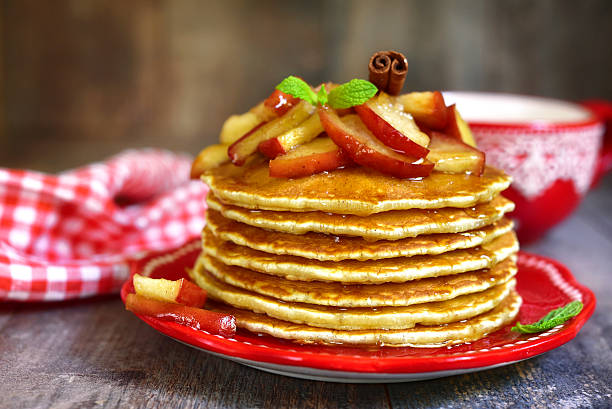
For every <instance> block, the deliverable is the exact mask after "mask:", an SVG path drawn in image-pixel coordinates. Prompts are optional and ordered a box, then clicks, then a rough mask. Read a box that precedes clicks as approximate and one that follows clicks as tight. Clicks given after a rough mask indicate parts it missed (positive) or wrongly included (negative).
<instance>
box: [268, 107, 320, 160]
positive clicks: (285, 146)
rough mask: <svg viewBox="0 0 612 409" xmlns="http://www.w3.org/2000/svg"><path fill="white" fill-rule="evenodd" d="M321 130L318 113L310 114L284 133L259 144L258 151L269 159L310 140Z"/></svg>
mask: <svg viewBox="0 0 612 409" xmlns="http://www.w3.org/2000/svg"><path fill="white" fill-rule="evenodd" d="M322 132H323V125H321V120H320V119H319V115H316V114H315V115H311V116H310V117H309V118H308V119H307V120H305V121H304V122H302V123H301V124H299V125H298V126H296V127H295V128H293V129H291V130H290V131H288V132H285V133H284V134H282V135H280V136H277V137H274V138H270V139H268V140H266V141H263V142H262V143H260V144H259V151H260V152H261V153H263V154H264V155H266V156H267V157H268V158H270V159H274V158H276V157H277V156H278V155H283V154H285V153H287V152H289V151H290V150H291V149H293V148H295V147H296V146H298V145H302V144H304V143H307V142H310V141H312V140H313V139H314V138H316V137H317V136H319V135H320V134H321V133H322Z"/></svg>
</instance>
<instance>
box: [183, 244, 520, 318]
mask: <svg viewBox="0 0 612 409" xmlns="http://www.w3.org/2000/svg"><path fill="white" fill-rule="evenodd" d="M204 271H206V272H208V273H209V274H211V275H212V276H214V277H215V278H216V279H218V280H220V281H223V282H225V283H226V284H229V285H232V286H234V287H239V288H242V289H245V290H248V291H252V292H255V293H258V294H261V295H265V296H269V297H272V298H276V299H278V300H282V301H286V302H294V303H307V304H317V305H329V306H334V307H384V306H386V307H389V306H395V307H398V306H406V305H413V304H421V303H426V302H434V301H445V300H450V299H452V298H455V297H458V296H460V295H465V294H471V293H476V292H480V291H484V290H486V289H488V288H491V287H494V286H496V285H499V284H503V283H505V282H507V281H509V280H510V279H511V278H512V277H514V275H515V274H516V272H517V268H516V264H515V260H514V257H509V258H507V259H506V260H504V261H502V262H500V263H499V264H496V265H495V266H493V267H491V269H483V270H478V271H474V272H468V273H461V274H454V275H450V276H443V277H435V278H424V279H422V280H414V281H409V282H406V283H385V284H369V285H368V284H366V285H363V284H358V285H343V284H341V283H325V282H320V281H311V282H304V281H289V280H284V279H282V278H278V277H273V276H269V275H267V274H262V273H257V272H255V271H253V270H247V269H244V268H241V267H236V266H226V265H225V264H223V263H221V262H219V261H217V260H215V259H214V258H212V257H210V256H207V255H201V256H200V258H199V259H198V261H197V263H196V266H195V267H194V272H193V274H195V275H200V274H203V273H204Z"/></svg>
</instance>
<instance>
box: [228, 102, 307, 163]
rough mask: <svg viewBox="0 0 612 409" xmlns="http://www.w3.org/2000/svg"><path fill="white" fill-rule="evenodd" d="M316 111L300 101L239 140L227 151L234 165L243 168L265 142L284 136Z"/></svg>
mask: <svg viewBox="0 0 612 409" xmlns="http://www.w3.org/2000/svg"><path fill="white" fill-rule="evenodd" d="M314 110H315V107H314V106H312V105H311V104H309V103H308V102H306V101H300V102H299V103H298V104H297V105H296V106H294V107H293V108H291V109H290V110H289V111H287V113H286V114H284V115H283V116H281V117H279V118H276V119H274V120H272V121H270V122H267V123H265V124H263V125H262V126H261V127H259V128H258V129H256V130H254V131H253V132H249V133H248V134H247V135H245V136H243V137H242V138H240V139H238V140H237V141H236V142H234V143H233V144H232V145H230V147H229V149H228V150H227V154H228V156H229V157H230V159H231V161H232V163H234V164H235V165H238V166H241V165H243V164H244V161H245V160H246V159H247V158H248V157H249V156H251V155H252V154H253V153H255V152H256V151H257V147H258V146H259V144H260V143H262V142H263V141H266V140H268V139H270V138H274V137H276V136H279V135H282V134H283V133H285V132H287V131H289V130H291V129H293V128H295V127H296V126H297V125H299V124H300V123H302V122H304V120H306V118H308V117H309V116H310V115H311V114H312V113H313V112H314Z"/></svg>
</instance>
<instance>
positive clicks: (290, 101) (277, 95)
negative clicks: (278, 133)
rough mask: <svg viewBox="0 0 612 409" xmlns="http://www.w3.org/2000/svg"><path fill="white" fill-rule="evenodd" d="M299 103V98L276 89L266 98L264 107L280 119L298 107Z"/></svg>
mask: <svg viewBox="0 0 612 409" xmlns="http://www.w3.org/2000/svg"><path fill="white" fill-rule="evenodd" d="M299 102H300V99H299V98H296V97H294V96H293V95H289V94H285V93H284V92H282V91H279V90H277V89H275V90H274V91H273V92H272V93H271V94H270V96H269V97H268V98H266V100H265V101H264V102H263V105H264V107H266V108H267V109H268V110H270V111H272V112H274V114H275V116H277V117H279V116H283V115H285V114H286V113H287V111H289V109H291V108H292V107H293V106H295V105H297V104H298V103H299Z"/></svg>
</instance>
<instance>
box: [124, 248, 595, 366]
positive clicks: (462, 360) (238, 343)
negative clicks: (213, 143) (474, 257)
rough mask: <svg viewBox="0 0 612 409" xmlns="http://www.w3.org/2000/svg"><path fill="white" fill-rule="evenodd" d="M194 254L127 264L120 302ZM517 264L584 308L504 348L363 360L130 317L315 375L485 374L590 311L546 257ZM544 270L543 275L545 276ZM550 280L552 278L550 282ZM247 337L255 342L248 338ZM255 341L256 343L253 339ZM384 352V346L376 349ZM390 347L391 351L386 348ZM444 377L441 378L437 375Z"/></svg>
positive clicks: (206, 345) (552, 344) (545, 344)
mask: <svg viewBox="0 0 612 409" xmlns="http://www.w3.org/2000/svg"><path fill="white" fill-rule="evenodd" d="M198 249H199V241H197V240H196V241H193V242H191V243H188V244H186V245H184V246H182V247H179V248H177V249H174V250H170V251H165V252H159V253H156V254H155V255H151V256H149V257H146V258H145V259H142V260H139V261H136V262H134V263H133V264H132V265H131V271H130V278H129V279H128V280H127V281H126V282H125V283H124V284H123V286H122V288H121V299H122V300H123V302H124V303H125V297H126V296H127V294H128V291H130V289H131V287H132V286H131V278H132V276H133V275H134V274H135V273H137V272H139V273H145V275H146V274H150V272H151V271H153V270H154V269H156V268H159V267H160V266H162V265H165V264H168V263H171V262H174V261H177V260H179V259H180V258H182V257H184V256H187V255H189V254H191V253H192V252H194V251H197V250H198ZM517 264H518V265H519V269H520V265H521V264H530V265H529V267H531V268H534V269H536V270H538V271H541V272H542V273H543V274H548V277H549V278H550V279H551V281H554V284H555V285H556V286H557V287H559V289H560V290H562V291H563V292H565V293H566V295H567V296H568V297H569V298H573V299H582V302H583V304H584V307H583V309H582V311H581V312H580V314H578V315H577V316H576V317H574V318H572V319H571V320H569V321H567V322H566V323H564V324H561V325H558V326H556V327H554V328H552V329H550V330H548V331H546V332H543V333H540V334H533V336H530V337H529V338H526V339H520V340H515V341H513V342H510V343H508V344H504V345H501V346H495V347H491V348H483V349H480V350H470V351H467V352H457V353H455V354H448V355H444V356H437V357H436V356H435V355H434V354H432V355H429V356H419V357H414V356H405V357H367V356H355V355H349V354H341V355H338V354H333V353H329V352H313V351H299V345H295V346H291V348H279V347H274V346H268V345H262V344H256V343H253V342H248V341H244V340H236V339H233V338H224V337H222V336H220V335H215V334H210V333H208V332H205V331H197V330H194V329H191V328H188V327H185V326H182V325H180V324H176V323H173V322H166V321H161V320H159V319H156V318H153V317H146V316H141V315H138V314H136V316H137V317H139V318H140V319H141V320H142V321H144V322H145V323H146V324H148V325H149V326H151V327H153V328H154V329H155V330H157V331H159V332H161V333H163V334H164V335H167V336H169V337H170V338H173V339H175V340H178V341H180V342H182V343H185V344H187V345H190V346H193V347H195V348H198V349H202V350H205V351H208V352H213V353H215V354H218V355H223V356H226V357H227V358H228V359H231V358H239V359H241V360H249V361H253V362H255V363H267V364H274V365H281V366H283V367H289V368H290V367H306V368H312V369H315V370H324V371H336V372H350V373H353V374H368V373H369V374H389V375H391V374H393V375H399V374H405V375H409V374H426V373H434V372H440V371H453V370H467V369H473V368H482V369H486V368H487V367H491V366H493V365H503V364H510V363H513V362H516V361H521V360H524V359H527V358H531V357H533V356H536V355H540V354H542V353H544V352H547V351H549V350H552V349H554V348H557V347H559V346H561V345H563V344H565V343H566V342H568V341H570V340H571V339H573V338H574V337H575V336H576V335H577V334H578V332H579V331H580V329H581V328H582V327H583V326H584V324H585V323H586V321H587V320H588V319H589V318H590V317H591V315H592V314H593V312H594V310H595V306H596V298H595V295H594V294H593V292H592V291H591V290H590V289H588V288H587V287H585V286H584V285H582V284H580V283H579V282H578V281H577V280H576V279H575V277H574V276H573V275H572V273H571V272H570V270H569V269H568V268H567V267H565V266H564V265H563V264H561V263H560V262H558V261H557V260H554V259H552V258H548V257H545V256H540V255H536V254H532V253H527V252H524V251H520V252H519V256H518V262H517ZM546 269H548V270H549V271H545V270H546ZM553 275H555V276H554V277H553ZM253 337H257V335H256V334H253ZM254 339H256V338H254ZM382 348H384V347H382ZM388 348H392V347H388ZM441 376H445V375H441Z"/></svg>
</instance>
